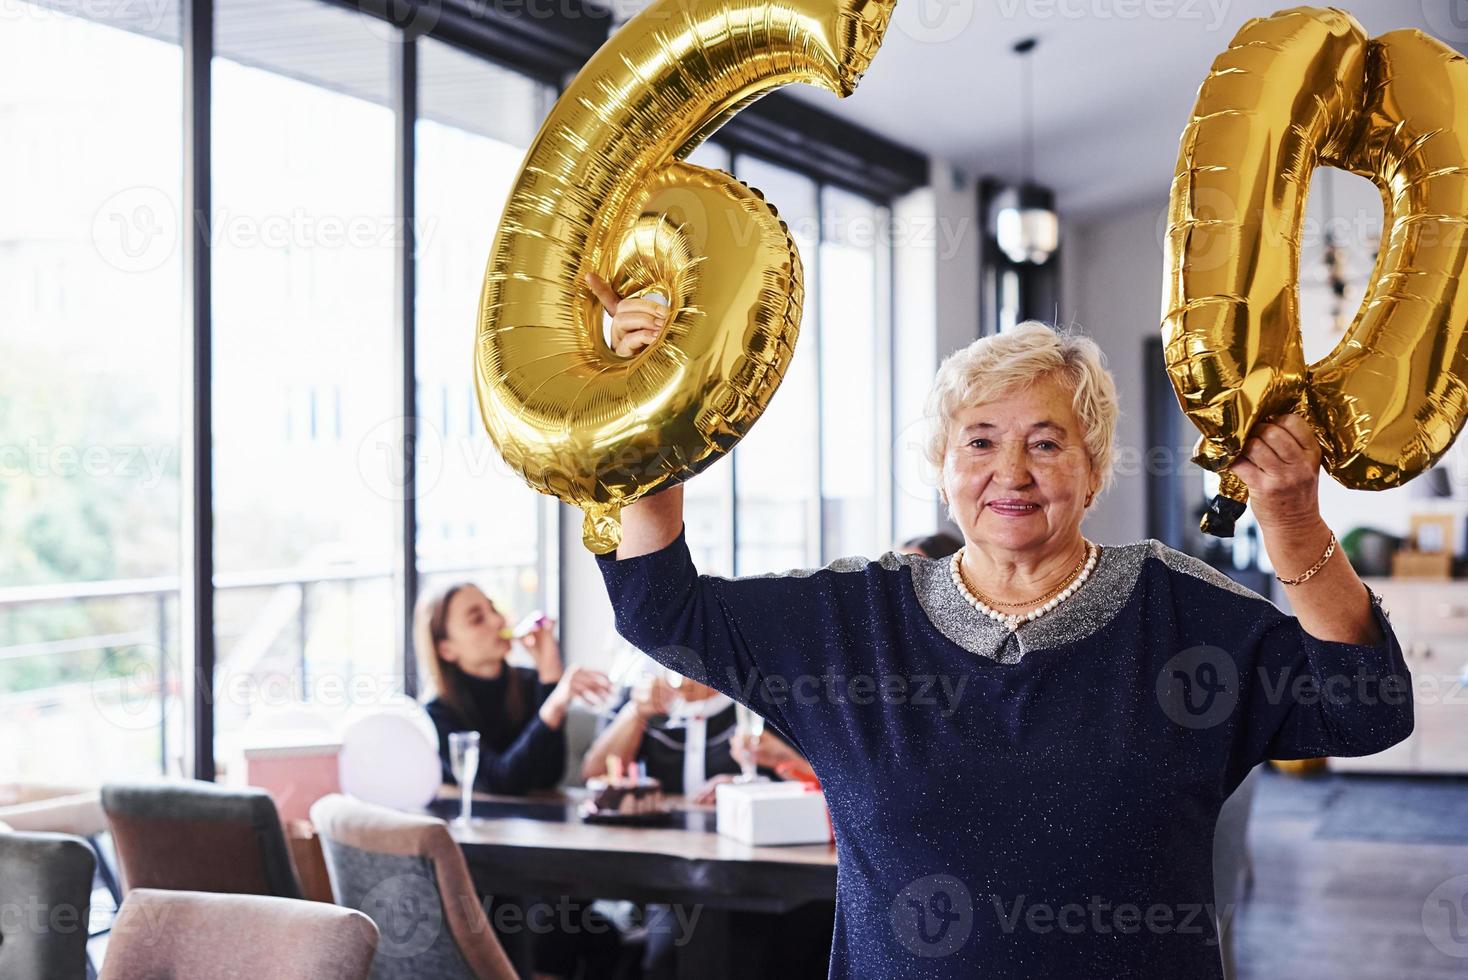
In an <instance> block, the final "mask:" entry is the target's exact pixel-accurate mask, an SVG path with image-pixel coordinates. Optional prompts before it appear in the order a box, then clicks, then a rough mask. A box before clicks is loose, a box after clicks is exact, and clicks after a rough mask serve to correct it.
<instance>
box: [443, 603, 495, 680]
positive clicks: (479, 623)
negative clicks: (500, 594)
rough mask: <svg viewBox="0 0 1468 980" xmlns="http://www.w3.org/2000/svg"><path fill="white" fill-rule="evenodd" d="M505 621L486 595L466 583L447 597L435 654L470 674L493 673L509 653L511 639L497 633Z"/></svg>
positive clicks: (478, 675) (484, 674) (480, 675)
mask: <svg viewBox="0 0 1468 980" xmlns="http://www.w3.org/2000/svg"><path fill="white" fill-rule="evenodd" d="M506 624H507V620H506V619H505V617H504V614H503V613H501V612H500V611H499V609H498V608H496V607H495V604H494V603H493V602H491V601H490V599H489V597H488V596H486V595H485V594H484V593H483V592H481V591H479V589H477V588H475V587H474V586H472V585H466V586H464V587H463V588H461V589H459V590H458V591H456V592H455V593H454V594H453V595H452V596H451V597H450V598H449V605H448V609H446V610H445V611H444V638H443V639H442V640H441V641H440V642H439V644H438V655H439V656H440V657H442V658H443V659H445V660H447V661H449V662H450V663H454V664H458V666H459V669H460V670H462V671H464V673H466V674H469V675H471V676H475V677H483V676H494V675H496V674H498V673H499V670H500V664H501V663H502V662H503V661H504V659H505V656H506V655H507V654H509V652H510V646H511V642H510V641H509V640H507V639H505V638H504V637H502V636H500V630H502V629H503V628H504V627H505V626H506Z"/></svg>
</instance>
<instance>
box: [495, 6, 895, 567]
mask: <svg viewBox="0 0 1468 980" xmlns="http://www.w3.org/2000/svg"><path fill="white" fill-rule="evenodd" d="M892 6H893V4H892V2H891V0H884V2H877V0H779V2H770V0H759V2H756V0H706V2H701V0H682V2H680V0H657V2H655V3H653V4H652V5H651V6H650V7H648V8H647V9H646V10H644V11H642V12H641V13H640V14H638V15H637V16H636V17H634V18H633V19H632V20H630V21H628V22H627V23H626V24H625V25H623V26H622V27H621V28H620V29H618V30H617V32H616V33H615V34H614V35H613V36H612V37H611V38H610V39H609V40H608V41H607V43H606V44H604V45H603V46H602V47H601V49H600V50H599V51H597V53H596V54H595V55H593V56H592V58H591V59H590V60H589V61H588V62H587V63H586V65H585V66H584V67H583V68H582V69H581V71H580V72H579V73H578V74H577V76H576V78H575V79H574V80H573V81H572V82H571V84H570V85H569V86H568V87H567V88H566V90H565V92H564V93H563V94H562V95H561V97H560V99H559V100H558V101H557V102H556V104H555V106H554V108H553V109H552V110H551V112H550V115H549V116H548V117H547V118H546V120H545V123H544V125H542V126H541V129H540V132H539V133H538V134H537V135H536V137H535V140H534V142H532V143H531V145H530V148H529V150H528V151H527V153H526V156H525V161H524V163H523V165H522V166H521V169H520V172H519V175H518V176H517V177H516V179H515V183H514V185H513V187H512V190H511V193H510V195H509V200H508V203H507V204H506V206H505V211H504V215H503V217H502V218H501V220H500V225H499V230H498V232H497V234H496V235H495V240H494V246H493V248H492V251H491V253H490V257H489V265H488V268H487V270H486V272H485V277H484V287H483V291H482V292H481V294H480V302H479V323H478V330H477V335H476V345H475V359H474V363H475V383H476V390H477V393H478V400H479V410H480V416H481V418H482V419H483V422H484V426H485V428H486V429H487V430H488V431H489V435H490V438H491V439H492V440H493V441H494V444H495V446H496V448H497V449H498V450H499V452H500V454H501V455H502V456H503V457H504V459H505V462H506V463H507V464H508V465H509V466H510V467H511V468H512V469H514V470H515V471H517V472H518V473H520V474H521V476H522V477H523V478H524V479H525V481H526V482H527V483H528V484H529V485H530V486H531V487H533V488H534V489H536V490H539V491H540V492H542V493H546V494H551V495H554V496H556V497H559V498H560V499H562V500H564V501H566V502H567V503H569V504H572V505H574V506H576V507H579V508H581V510H582V511H583V512H584V513H585V515H586V518H585V522H584V524H583V529H582V540H583V541H584V543H585V544H586V547H587V548H589V549H590V550H592V551H593V552H596V553H598V554H605V553H607V552H610V551H612V550H613V549H615V548H616V547H617V544H618V543H619V542H620V540H621V534H622V530H621V522H620V520H619V514H620V511H621V509H622V507H624V506H625V505H627V504H629V503H631V502H633V501H635V500H637V499H638V498H639V497H641V496H643V495H644V494H648V493H652V492H654V491H656V490H660V489H663V488H665V487H669V486H673V485H675V484H677V483H681V482H683V481H684V480H687V479H689V478H690V477H692V476H694V475H695V474H697V473H699V472H701V471H703V470H704V469H707V468H708V467H709V466H710V465H712V464H713V463H714V462H715V461H716V460H717V459H719V457H721V456H722V455H723V454H725V453H727V452H729V450H731V449H733V448H734V446H735V444H736V443H738V442H739V440H740V439H742V438H743V437H744V435H745V434H746V433H747V432H748V431H749V429H750V427H751V426H752V425H753V424H754V422H755V420H757V419H758V418H759V417H760V415H761V413H763V412H764V410H765V407H766V406H767V405H768V404H769V402H770V399H771V397H772V396H773V395H774V393H775V390H776V389H777V388H778V386H779V384H780V381H781V380H782V378H783V377H784V374H785V370H786V368H787V367H788V366H789V364H790V360H791V357H792V356H793V354H794V350H795V341H796V337H797V335H798V334H799V331H800V312H801V304H802V300H803V297H804V292H803V287H802V281H801V264H800V254H799V252H798V251H797V250H796V246H795V242H794V240H793V239H792V238H791V236H790V231H789V228H788V227H787V226H786V224H785V222H783V221H781V220H780V218H779V215H778V212H777V211H776V209H775V207H774V205H773V204H771V203H770V202H767V201H766V200H765V199H764V196H763V195H762V194H760V192H759V191H758V190H756V189H754V188H752V187H749V186H748V185H746V184H744V183H742V182H741V181H738V180H736V179H734V178H733V177H732V176H730V175H729V174H727V173H724V172H723V171H719V170H710V169H707V168H704V167H697V166H693V165H691V164H688V163H685V162H683V161H684V158H685V157H687V156H688V154H689V153H691V152H692V151H693V150H694V149H695V148H696V147H697V146H698V145H699V144H700V143H701V142H703V140H705V139H706V138H708V136H709V135H711V134H712V133H713V132H714V131H715V130H717V129H718V128H719V127H720V126H721V125H722V124H723V123H724V122H726V121H727V120H728V119H730V118H731V117H732V116H733V115H734V114H735V113H737V112H738V111H739V110H740V109H742V108H744V107H745V106H747V105H749V104H750V103H751V102H753V101H755V100H756V99H758V98H760V97H761V96H763V95H765V94H768V93H769V92H771V91H773V90H774V89H776V88H779V87H780V86H783V85H786V84H789V83H791V82H807V83H810V84H814V85H819V86H821V87H823V88H827V89H830V90H831V91H832V92H835V93H836V94H837V95H838V96H840V97H845V96H847V95H850V94H851V92H852V91H853V90H854V89H855V87H856V84H857V82H858V80H859V79H860V78H861V76H862V73H863V72H864V71H865V70H866V69H867V67H868V65H869V64H870V63H871V60H872V56H873V55H874V54H875V53H876V51H877V48H878V46H879V45H880V44H881V41H882V36H883V34H884V32H885V30H886V27H887V23H888V20H889V18H890V16H891V13H892ZM588 272H595V273H597V274H598V275H600V276H601V277H602V278H603V279H605V280H606V281H607V282H608V283H610V284H611V286H612V288H613V289H614V290H616V292H617V294H618V295H619V296H623V297H626V296H645V295H649V294H658V295H661V296H664V297H666V299H667V301H668V305H669V307H670V310H669V318H668V322H667V326H666V327H665V328H664V330H663V332H662V334H661V335H660V336H659V338H658V339H657V340H656V341H655V342H654V343H652V344H651V345H649V346H648V347H647V348H645V349H644V350H642V351H640V352H639V353H638V354H637V355H636V356H635V357H632V358H625V359H624V358H621V357H618V356H617V355H616V354H615V353H614V352H613V351H612V350H611V348H610V347H608V346H607V343H606V341H605V339H604V338H603V336H602V319H601V308H600V306H599V305H597V303H596V301H595V300H594V299H593V298H592V297H591V295H590V294H589V292H588V291H587V289H586V287H585V285H584V280H585V276H586V273H588Z"/></svg>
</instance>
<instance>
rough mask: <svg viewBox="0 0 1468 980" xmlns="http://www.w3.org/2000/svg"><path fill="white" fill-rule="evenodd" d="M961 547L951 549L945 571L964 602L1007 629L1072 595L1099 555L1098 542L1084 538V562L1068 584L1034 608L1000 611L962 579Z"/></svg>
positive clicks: (1045, 610)
mask: <svg viewBox="0 0 1468 980" xmlns="http://www.w3.org/2000/svg"><path fill="white" fill-rule="evenodd" d="M963 551H964V549H962V548H960V549H958V551H957V552H955V553H954V555H953V558H952V560H951V561H950V562H949V571H950V572H951V573H952V575H953V584H954V586H956V587H957V589H958V594H959V595H961V596H963V597H964V598H965V599H967V600H968V604H969V605H971V606H973V607H974V608H975V609H977V610H978V611H979V612H981V613H983V614H984V615H985V616H988V617H989V618H990V619H992V620H994V622H996V623H1002V624H1003V625H1005V626H1007V627H1009V629H1010V630H1011V631H1013V630H1017V629H1019V627H1020V625H1021V624H1023V623H1028V622H1032V621H1034V620H1036V619H1039V618H1040V617H1041V616H1043V615H1045V614H1046V613H1047V612H1049V611H1050V610H1052V609H1054V608H1055V607H1056V606H1058V605H1060V604H1061V603H1062V602H1064V601H1065V600H1067V599H1069V598H1070V597H1071V596H1073V595H1075V593H1076V590H1078V589H1079V588H1080V587H1081V586H1082V585H1084V584H1085V581H1086V579H1088V578H1090V577H1091V572H1092V570H1094V569H1095V567H1096V559H1097V558H1099V557H1100V555H1101V546H1100V545H1097V544H1093V543H1092V542H1090V541H1087V542H1086V563H1085V564H1084V565H1082V566H1081V570H1080V573H1079V574H1077V575H1076V577H1075V579H1074V580H1073V581H1072V582H1071V583H1070V584H1069V585H1067V586H1066V587H1065V588H1064V589H1061V590H1060V592H1059V593H1058V594H1056V595H1055V597H1054V598H1051V599H1048V600H1047V601H1046V602H1045V603H1043V604H1042V605H1040V606H1037V607H1036V608H1034V609H1031V610H1030V611H1029V612H1027V613H1004V612H1000V611H999V610H997V609H995V608H993V607H991V606H989V605H988V604H987V603H985V602H984V601H983V600H982V599H980V598H979V597H978V596H976V595H974V592H973V589H971V588H969V584H968V582H967V581H965V580H964V576H963V569H962V561H963Z"/></svg>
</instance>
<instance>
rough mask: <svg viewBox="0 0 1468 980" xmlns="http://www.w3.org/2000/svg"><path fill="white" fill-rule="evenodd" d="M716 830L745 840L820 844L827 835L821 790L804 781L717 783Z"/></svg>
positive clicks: (762, 843) (829, 836)
mask: <svg viewBox="0 0 1468 980" xmlns="http://www.w3.org/2000/svg"><path fill="white" fill-rule="evenodd" d="M715 819H716V821H717V826H718V831H719V833H721V834H724V835H725V836H727V837H732V838H734V839H735V840H738V841H742V842H743V843H745V844H759V845H765V844H824V843H826V842H827V841H829V840H830V839H831V824H830V821H829V820H828V819H827V817H826V796H825V794H824V793H820V792H817V791H815V790H812V789H807V788H806V786H805V784H804V783H800V782H796V781H793V780H792V781H789V782H778V783H775V782H770V783H720V784H719V786H718V788H717V790H716V791H715Z"/></svg>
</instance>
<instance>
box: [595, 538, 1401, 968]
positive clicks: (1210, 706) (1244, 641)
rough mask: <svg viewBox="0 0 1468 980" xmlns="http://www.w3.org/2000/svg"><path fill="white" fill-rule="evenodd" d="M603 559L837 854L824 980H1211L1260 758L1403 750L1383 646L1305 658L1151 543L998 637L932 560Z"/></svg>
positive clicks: (667, 650) (1284, 623) (1289, 634)
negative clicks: (759, 734) (741, 563)
mask: <svg viewBox="0 0 1468 980" xmlns="http://www.w3.org/2000/svg"><path fill="white" fill-rule="evenodd" d="M685 532H686V528H685V529H683V530H680V532H679V534H678V537H677V538H676V539H675V540H674V541H672V542H671V543H670V544H669V545H667V546H666V547H664V548H662V549H660V550H658V551H656V552H652V553H650V554H646V555H641V556H638V557H634V558H627V559H623V560H621V561H618V560H616V557H615V553H613V554H609V555H601V556H598V557H597V561H598V567H599V568H600V570H601V573H602V576H603V578H604V580H605V584H606V587H607V591H608V594H609V596H610V598H611V601H612V605H613V608H614V609H615V611H616V623H617V630H618V632H619V633H621V634H622V635H623V636H624V637H626V638H627V639H628V640H629V641H630V642H631V643H633V644H634V645H636V646H638V647H640V648H641V649H643V650H644V651H646V652H647V653H649V654H650V655H651V656H653V657H654V658H655V659H657V660H659V661H660V662H662V663H664V664H666V665H668V666H670V667H672V668H673V669H675V670H677V671H679V672H680V673H683V674H685V675H687V676H690V677H693V678H695V679H697V680H701V681H703V682H704V683H706V684H708V685H710V686H711V687H713V688H715V689H717V690H719V691H723V692H724V693H725V694H728V695H729V696H730V697H733V698H735V699H736V700H739V701H742V702H743V703H745V704H748V705H750V706H751V707H753V708H755V709H756V710H758V711H760V712H761V713H763V714H765V715H766V716H767V717H768V718H769V720H770V722H771V724H773V725H775V726H776V727H777V728H778V729H780V730H781V731H782V732H783V733H785V734H786V735H787V736H788V737H789V739H790V741H791V742H792V744H794V745H795V747H796V748H797V749H799V750H800V752H801V753H802V754H804V755H805V757H806V758H807V759H808V760H810V762H811V764H812V765H813V766H814V768H815V771H816V774H817V775H818V776H819V777H820V779H821V783H822V785H823V786H824V788H825V792H826V799H827V803H828V805H829V807H830V811H831V818H832V823H833V826H834V829H835V835H836V848H837V905H836V926H835V937H834V943H833V946H832V952H831V963H830V976H831V977H832V978H839V980H847V978H862V980H867V978H874V977H884V978H885V977H933V978H955V980H956V978H974V977H984V978H987V980H1001V978H1047V980H1048V978H1066V980H1071V978H1076V980H1079V978H1101V977H1105V978H1112V977H1128V978H1138V977H1148V978H1150V977H1169V978H1171V977H1177V978H1187V980H1221V978H1222V975H1223V974H1222V967H1221V962H1220V956H1219V950H1218V931H1217V923H1216V921H1215V919H1214V910H1213V894H1214V892H1213V880H1212V847H1213V831H1214V826H1215V824H1216V822H1217V818H1218V811H1219V808H1220V807H1221V806H1222V804H1223V802H1224V800H1225V799H1226V798H1227V797H1228V796H1229V794H1230V793H1231V792H1232V791H1233V789H1234V788H1235V787H1236V786H1238V784H1239V783H1240V782H1242V781H1243V778H1244V777H1245V776H1246V775H1247V774H1248V773H1249V771H1250V770H1251V769H1252V768H1253V767H1254V766H1256V765H1258V764H1259V763H1260V762H1262V761H1264V760H1266V759H1301V758H1316V757H1322V756H1355V755H1368V754H1371V753H1375V752H1379V751H1381V750H1383V749H1385V748H1387V747H1389V746H1391V745H1394V744H1396V743H1397V742H1399V741H1401V740H1402V739H1404V738H1406V737H1407V736H1408V735H1409V734H1410V733H1411V731H1412V725H1413V712H1412V696H1411V685H1410V675H1409V673H1408V670H1407V666H1406V664H1405V662H1404V661H1403V658H1402V653H1401V649H1400V647H1399V645H1398V643H1397V641H1396V638H1395V636H1394V635H1393V633H1392V631H1391V626H1390V624H1389V623H1388V621H1387V619H1386V617H1385V615H1384V614H1383V612H1382V610H1381V607H1380V605H1379V604H1378V603H1377V602H1376V601H1375V599H1374V597H1373V600H1372V607H1373V610H1374V614H1375V616H1376V619H1377V622H1378V624H1379V625H1380V627H1381V630H1382V633H1383V636H1384V639H1383V640H1382V642H1381V643H1379V644H1377V645H1375V646H1370V645H1353V644H1344V643H1330V642H1324V641H1321V640H1317V639H1315V638H1314V637H1311V636H1310V635H1309V634H1307V633H1305V632H1304V631H1303V630H1302V629H1301V627H1300V624H1299V621H1298V620H1297V619H1295V618H1294V617H1292V616H1287V615H1285V614H1284V613H1283V612H1282V611H1280V610H1279V609H1278V608H1277V607H1276V606H1275V605H1274V604H1273V603H1271V602H1269V601H1268V600H1266V599H1264V598H1262V597H1260V596H1258V595H1257V594H1255V593H1253V592H1251V591H1249V590H1247V589H1245V588H1243V587H1242V586H1239V585H1237V584H1235V583H1234V582H1233V581H1232V580H1231V579H1229V578H1227V577H1226V576H1224V575H1222V574H1220V573H1218V572H1217V571H1215V570H1214V569H1212V568H1210V567H1209V566H1207V565H1205V564H1203V563H1201V562H1198V561H1197V560H1195V559H1192V558H1189V557H1188V556H1186V555H1183V554H1181V553H1180V552H1177V551H1174V550H1172V549H1170V548H1167V547H1166V546H1164V545H1162V544H1161V543H1159V542H1157V541H1143V542H1140V543H1137V544H1131V545H1125V546H1119V547H1106V548H1103V549H1102V552H1101V557H1100V559H1099V561H1098V564H1097V567H1096V570H1095V571H1094V572H1093V574H1092V576H1091V578H1090V579H1089V580H1088V581H1087V582H1086V584H1085V585H1084V586H1083V587H1082V588H1080V589H1079V590H1078V591H1077V592H1076V593H1075V594H1074V595H1073V596H1072V597H1071V598H1070V599H1069V600H1068V601H1066V602H1065V603H1062V604H1061V605H1060V606H1058V607H1056V608H1055V609H1054V610H1053V611H1052V612H1050V613H1048V614H1047V615H1045V616H1042V617H1041V618H1039V619H1037V620H1035V621H1033V622H1030V623H1026V624H1025V625H1023V626H1020V627H1019V628H1018V629H1017V630H1013V631H1011V630H1010V629H1008V628H1007V627H1005V626H1003V625H1001V624H997V623H994V622H993V621H992V620H990V619H988V618H987V617H985V616H983V615H981V614H980V613H978V612H976V611H975V610H974V609H973V608H972V607H971V606H970V605H969V604H968V603H967V602H966V601H965V600H964V598H963V597H962V595H961V594H960V592H959V587H958V586H957V585H956V584H955V583H954V582H953V580H952V578H951V574H950V565H949V562H948V560H946V559H930V558H924V557H921V556H915V555H905V554H897V553H893V552H888V553H886V554H884V555H882V556H881V557H880V558H879V559H877V560H869V559H866V558H861V557H853V558H843V559H839V560H837V561H834V562H832V563H830V564H828V565H826V566H825V567H824V568H820V569H799V570H792V571H789V572H786V573H783V574H769V575H755V576H746V577H739V578H724V577H718V576H712V575H701V574H699V573H698V572H697V570H696V569H695V567H694V565H693V561H692V558H691V556H690V554H689V551H688V546H687V542H686V540H685Z"/></svg>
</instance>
